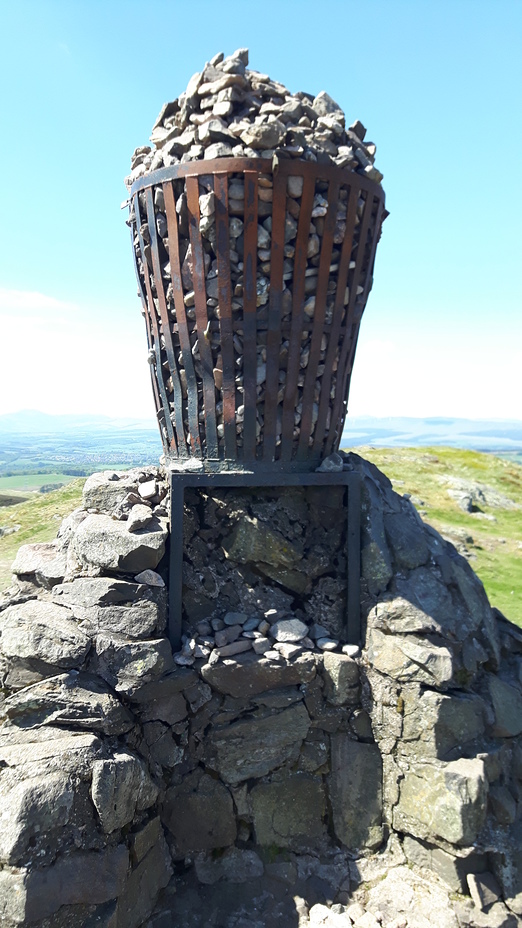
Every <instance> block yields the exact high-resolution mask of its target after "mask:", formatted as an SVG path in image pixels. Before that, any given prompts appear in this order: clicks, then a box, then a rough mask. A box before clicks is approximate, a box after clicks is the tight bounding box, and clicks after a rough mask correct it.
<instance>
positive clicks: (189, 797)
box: [162, 771, 236, 859]
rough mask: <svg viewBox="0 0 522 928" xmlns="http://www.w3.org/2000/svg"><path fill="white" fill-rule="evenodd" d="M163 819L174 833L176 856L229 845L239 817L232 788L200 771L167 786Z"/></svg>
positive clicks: (179, 856)
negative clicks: (237, 816)
mask: <svg viewBox="0 0 522 928" xmlns="http://www.w3.org/2000/svg"><path fill="white" fill-rule="evenodd" d="M162 819H163V821H164V822H165V825H166V826H167V828H168V829H169V831H170V833H171V835H172V839H173V854H174V857H175V859H181V858H184V857H185V856H186V855H190V854H193V853H194V852H200V851H206V850H212V849H213V848H219V847H221V848H222V847H227V846H228V845H232V844H234V842H235V840H236V818H235V814H234V805H233V802H232V796H231V794H230V792H229V790H228V789H227V788H226V787H225V786H224V785H223V783H221V782H220V781H219V780H215V779H213V777H210V776H208V774H201V771H196V772H195V773H193V774H190V775H189V776H188V777H186V778H185V779H184V780H183V782H182V783H181V784H180V785H179V786H174V787H171V788H170V789H168V790H167V793H166V796H165V802H164V804H163V807H162Z"/></svg>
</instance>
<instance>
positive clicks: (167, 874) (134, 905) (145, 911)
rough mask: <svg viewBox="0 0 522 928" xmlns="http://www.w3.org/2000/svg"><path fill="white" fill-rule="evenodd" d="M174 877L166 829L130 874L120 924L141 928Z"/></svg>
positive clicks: (122, 897) (120, 903)
mask: <svg viewBox="0 0 522 928" xmlns="http://www.w3.org/2000/svg"><path fill="white" fill-rule="evenodd" d="M171 876H172V862H171V859H170V853H169V849H168V847H167V843H166V841H165V838H164V837H163V832H162V831H161V829H160V833H159V835H158V836H157V838H156V841H155V843H154V845H153V846H152V847H151V848H150V850H149V851H148V853H147V854H146V855H145V857H144V858H143V859H142V860H140V862H139V863H138V865H137V866H136V867H135V868H134V869H133V870H132V871H131V872H130V873H129V875H128V877H127V880H126V882H125V886H124V888H123V892H122V893H121V895H120V896H119V897H118V921H117V924H118V926H121V928H139V926H140V925H143V924H145V922H146V920H147V919H148V918H149V916H150V915H151V914H152V911H153V909H154V907H155V905H156V902H157V899H158V895H159V893H160V891H161V890H162V889H164V888H165V887H166V886H167V885H168V883H169V880H170V878H171Z"/></svg>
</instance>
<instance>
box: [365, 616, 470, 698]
mask: <svg viewBox="0 0 522 928" xmlns="http://www.w3.org/2000/svg"><path fill="white" fill-rule="evenodd" d="M368 660H369V661H370V664H372V665H373V666H374V667H375V669H376V670H379V671H380V673H384V674H386V675H388V676H390V677H392V678H393V679H394V680H398V681H400V682H403V683H409V682H415V683H426V684H428V685H431V686H443V685H444V684H447V683H449V681H450V680H451V678H452V676H453V659H452V655H451V652H450V651H449V650H448V648H446V647H442V646H440V645H436V644H433V643H431V642H430V641H428V640H427V639H422V638H418V637H416V636H414V635H408V636H407V637H406V636H404V635H385V634H383V632H381V631H379V630H378V629H376V628H372V629H369V631H368Z"/></svg>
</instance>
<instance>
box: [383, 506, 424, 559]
mask: <svg viewBox="0 0 522 928" xmlns="http://www.w3.org/2000/svg"><path fill="white" fill-rule="evenodd" d="M384 530H385V533H386V540H387V542H388V545H389V548H390V551H391V552H392V556H393V559H394V561H395V564H396V566H397V568H398V569H399V570H403V569H406V570H413V569H414V568H415V567H420V566H421V565H422V564H425V563H426V561H427V560H428V558H429V556H430V550H429V547H428V543H427V541H426V535H425V532H424V528H423V525H422V522H420V519H419V517H418V516H417V513H416V512H415V510H414V509H413V507H412V506H411V505H410V504H408V503H406V504H404V505H403V508H402V511H401V512H385V513H384Z"/></svg>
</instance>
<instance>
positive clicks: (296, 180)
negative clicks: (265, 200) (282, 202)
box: [287, 175, 304, 197]
mask: <svg viewBox="0 0 522 928" xmlns="http://www.w3.org/2000/svg"><path fill="white" fill-rule="evenodd" d="M303 184H304V178H303V177H298V176H294V175H291V176H290V177H289V178H288V181H287V189H288V193H289V194H290V196H291V197H300V196H301V195H302V193H303Z"/></svg>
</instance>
